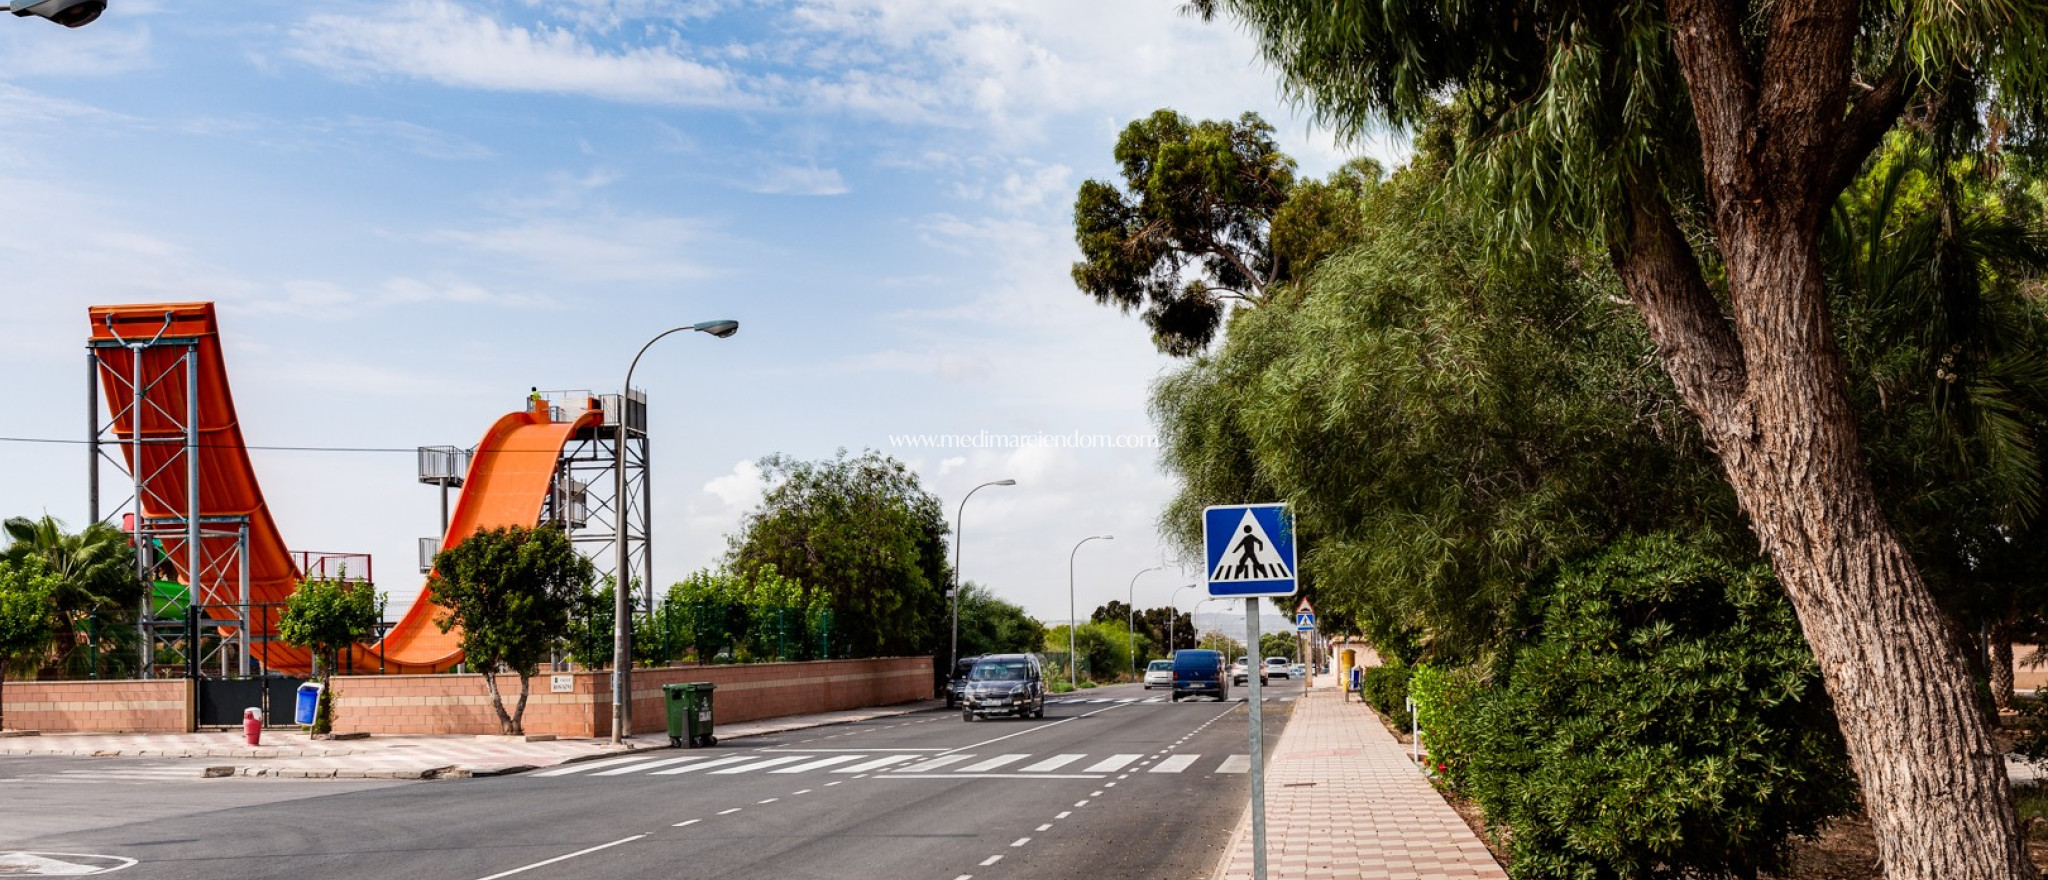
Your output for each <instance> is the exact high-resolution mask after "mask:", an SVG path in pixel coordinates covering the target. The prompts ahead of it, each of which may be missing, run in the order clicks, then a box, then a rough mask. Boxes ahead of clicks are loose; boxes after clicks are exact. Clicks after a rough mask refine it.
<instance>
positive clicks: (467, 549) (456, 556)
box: [427, 526, 596, 735]
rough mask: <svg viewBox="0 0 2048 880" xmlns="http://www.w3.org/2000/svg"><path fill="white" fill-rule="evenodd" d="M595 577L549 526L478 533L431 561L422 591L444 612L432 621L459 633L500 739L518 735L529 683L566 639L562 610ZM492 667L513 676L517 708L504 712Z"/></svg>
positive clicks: (566, 614) (444, 629) (566, 610)
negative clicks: (494, 714)
mask: <svg viewBox="0 0 2048 880" xmlns="http://www.w3.org/2000/svg"><path fill="white" fill-rule="evenodd" d="M595 577H596V575H595V572H594V571H593V570H592V568H591V565H590V560H587V559H584V558H583V557H582V556H580V555H578V554H577V553H576V548H575V547H574V546H573V545H571V544H570V543H569V539H568V537H567V536H565V535H563V534H562V531H561V529H559V528H556V527H554V526H542V527H540V528H537V529H524V528H520V527H518V526H506V527H502V528H497V529H492V530H490V531H484V530H483V529H478V530H477V531H476V534H473V535H471V536H469V537H468V538H465V539H463V540H462V542H461V543H459V544H456V545H455V546H453V547H449V548H447V549H444V550H442V551H441V552H440V553H437V554H435V555H434V576H433V578H432V579H431V580H429V581H428V582H427V589H429V590H431V591H432V595H433V599H434V603H435V604H437V605H440V606H441V607H442V608H444V609H446V613H444V614H443V615H442V616H441V617H439V618H437V619H436V620H435V621H434V623H435V625H437V626H439V627H440V628H441V631H442V632H444V633H445V632H452V631H456V630H460V631H461V634H462V635H461V644H462V653H463V657H464V660H465V662H467V663H468V664H469V666H470V668H472V669H475V670H476V671H478V672H480V673H482V674H483V677H484V687H485V688H486V689H488V690H489V691H490V694H491V708H492V709H494V710H496V711H497V713H498V723H499V724H500V725H502V726H503V728H504V732H505V733H506V734H507V735H518V734H520V733H522V732H523V731H522V729H521V727H520V720H521V719H522V718H524V717H525V715H526V697H527V694H528V693H529V691H530V687H531V679H532V678H533V675H534V673H536V672H538V671H539V670H540V664H541V661H543V660H546V659H547V657H548V654H549V652H550V651H552V650H553V648H554V646H555V643H556V642H557V641H558V640H560V639H561V638H562V637H563V636H564V635H566V634H567V633H568V631H569V609H570V608H571V607H573V606H574V605H575V603H576V599H577V597H578V596H580V595H582V594H583V593H584V592H585V591H586V590H588V589H589V587H590V584H591V582H592V581H593V580H594V579H595ZM500 666H503V667H505V668H506V669H510V670H511V671H512V672H513V673H514V674H516V675H518V676H519V702H518V703H517V704H516V705H514V706H513V708H512V711H511V712H510V713H507V712H506V711H505V700H504V697H503V696H502V694H501V693H500V691H499V689H498V668H499V667H500Z"/></svg>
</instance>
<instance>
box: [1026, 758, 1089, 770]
mask: <svg viewBox="0 0 2048 880" xmlns="http://www.w3.org/2000/svg"><path fill="white" fill-rule="evenodd" d="M1086 757H1088V756H1087V755H1054V756H1052V757H1050V758H1047V759H1045V760H1043V761H1040V762H1038V763H1036V764H1031V765H1029V766H1025V767H1020V768H1018V769H1019V770H1022V771H1023V772H1025V773H1051V772H1052V771H1054V770H1058V769H1060V768H1061V767H1065V766H1067V765H1068V764H1072V763H1074V762H1075V761H1079V760H1081V759H1082V758H1086Z"/></svg>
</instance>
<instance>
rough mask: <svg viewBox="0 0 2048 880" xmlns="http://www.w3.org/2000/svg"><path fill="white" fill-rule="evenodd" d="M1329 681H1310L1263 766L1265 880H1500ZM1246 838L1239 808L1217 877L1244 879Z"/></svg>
mask: <svg viewBox="0 0 2048 880" xmlns="http://www.w3.org/2000/svg"><path fill="white" fill-rule="evenodd" d="M1335 683H1336V678H1335V677H1334V676H1317V677H1316V679H1315V687H1314V688H1311V689H1310V690H1309V691H1308V693H1307V694H1306V695H1304V696H1303V697H1302V698H1301V699H1300V700H1297V701H1296V702H1295V704H1294V716H1293V717H1292V718H1291V719H1289V720H1288V722H1287V728H1286V729H1285V730H1283V731H1282V732H1281V734H1280V740H1279V742H1278V744H1276V745H1275V746H1274V747H1273V754H1272V757H1271V759H1270V760H1269V761H1268V762H1267V764H1266V876H1267V877H1268V878H1269V880H1283V878H1284V880H1298V878H1317V880H1323V878H1328V880H1339V878H1371V880H1424V878H1428V880H1436V878H1442V880H1471V878H1488V880H1505V878H1506V877H1507V872H1506V871H1503V870H1501V867H1500V865H1499V863H1497V862H1495V861H1494V860H1493V856H1492V854H1490V853H1488V852H1487V851H1486V845H1485V844H1483V843H1480V842H1479V838H1478V836H1477V835H1475V834H1473V833H1472V830H1471V828H1469V827H1467V826H1466V825H1465V821H1464V820H1463V819H1461V818H1459V817H1458V814H1457V813H1456V812H1455V811H1453V810H1452V809H1451V808H1450V805H1448V804H1446V803H1444V800H1443V797H1442V796H1440V795H1438V794H1437V793H1436V791H1435V790H1434V789H1432V788H1431V787H1430V785H1429V781H1428V780H1427V779H1425V778H1423V775H1422V772H1421V771H1420V770H1418V769H1417V768H1416V766H1415V763H1414V762H1413V761H1410V760H1409V759H1408V752H1407V747H1405V746H1403V745H1401V744H1400V743H1399V742H1398V741H1396V740H1395V739H1394V737H1393V734H1390V733H1388V732H1387V729H1386V727H1385V726H1383V725H1382V724H1381V723H1380V721H1379V719H1378V718H1376V717H1374V716H1373V714H1372V710H1370V709H1368V708H1366V707H1365V704H1363V703H1358V702H1350V703H1347V702H1343V701H1342V699H1341V697H1342V694H1341V693H1340V692H1339V691H1338V690H1337V689H1336V688H1335V687H1334V686H1333V685H1334V684H1335ZM1251 837H1252V834H1251V811H1250V810H1249V809H1247V810H1245V814H1244V818H1243V819H1241V820H1239V821H1238V826H1237V834H1236V836H1235V837H1234V838H1233V839H1232V842H1231V847H1230V855H1229V857H1228V858H1226V859H1225V860H1224V863H1223V864H1222V865H1221V866H1219V870H1218V872H1217V877H1218V878H1221V880H1243V878H1249V877H1251V876H1252V840H1251Z"/></svg>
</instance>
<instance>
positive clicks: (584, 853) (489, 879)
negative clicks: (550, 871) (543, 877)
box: [477, 834, 647, 880]
mask: <svg viewBox="0 0 2048 880" xmlns="http://www.w3.org/2000/svg"><path fill="white" fill-rule="evenodd" d="M646 836H647V835H645V834H635V835H633V836H632V837H621V838H619V839H618V840H614V841H612V842H611V843H600V844H598V845H596V846H593V847H591V848H589V849H579V850H577V851H575V852H572V853H570V854H568V855H565V856H556V857H554V858H552V859H545V860H542V861H538V862H534V863H533V864H531V865H527V866H525V867H521V868H513V869H512V870H510V871H499V872H498V873H496V874H492V875H490V876H489V877H478V878H477V880H498V878H500V877H510V876H512V875H514V874H524V873H526V872H528V871H531V870H533V869H535V868H544V867H547V866H548V865H552V864H554V863H556V862H566V861H568V860H570V859H573V858H575V857H577V856H587V855H590V854H591V853H594V852H597V851H598V850H601V849H611V848H612V847H615V846H618V845H619V844H622V843H632V842H633V841H636V840H639V839H640V838H642V837H646Z"/></svg>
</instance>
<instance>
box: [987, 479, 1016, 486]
mask: <svg viewBox="0 0 2048 880" xmlns="http://www.w3.org/2000/svg"><path fill="white" fill-rule="evenodd" d="M989 485H991V486H1015V485H1017V481H1016V480H997V481H995V482H993V483H990V484H989Z"/></svg>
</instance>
